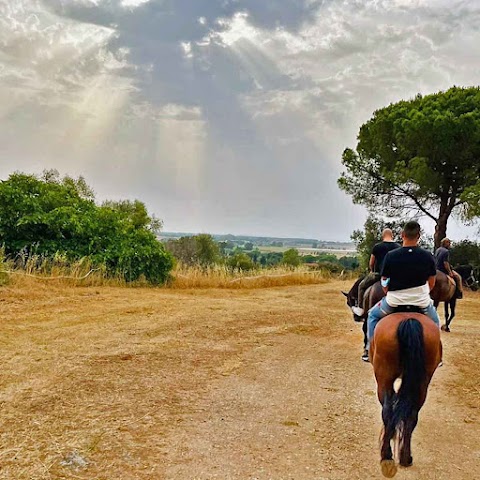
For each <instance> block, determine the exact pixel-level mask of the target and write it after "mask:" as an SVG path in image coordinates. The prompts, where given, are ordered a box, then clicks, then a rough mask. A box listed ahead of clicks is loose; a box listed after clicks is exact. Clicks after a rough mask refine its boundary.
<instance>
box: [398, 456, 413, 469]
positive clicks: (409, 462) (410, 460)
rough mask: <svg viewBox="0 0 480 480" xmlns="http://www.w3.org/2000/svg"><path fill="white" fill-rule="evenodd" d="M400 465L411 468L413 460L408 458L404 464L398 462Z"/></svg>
mask: <svg viewBox="0 0 480 480" xmlns="http://www.w3.org/2000/svg"><path fill="white" fill-rule="evenodd" d="M400 465H401V466H402V467H411V466H412V465H413V458H412V457H411V456H410V457H408V459H407V461H406V462H403V463H402V462H401V461H400Z"/></svg>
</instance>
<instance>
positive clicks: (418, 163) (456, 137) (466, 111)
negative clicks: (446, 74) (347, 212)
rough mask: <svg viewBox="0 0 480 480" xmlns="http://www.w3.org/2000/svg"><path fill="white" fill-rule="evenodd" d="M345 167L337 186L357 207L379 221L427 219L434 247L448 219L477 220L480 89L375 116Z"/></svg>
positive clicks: (348, 152)
mask: <svg viewBox="0 0 480 480" xmlns="http://www.w3.org/2000/svg"><path fill="white" fill-rule="evenodd" d="M342 163H343V165H344V166H345V168H346V171H344V172H343V173H342V175H341V177H340V179H339V180H338V184H339V186H340V188H341V189H343V190H344V191H346V192H347V193H348V194H350V195H351V196H352V198H353V201H354V203H359V204H363V205H365V206H366V207H367V208H368V209H369V210H370V211H371V212H372V213H375V214H376V215H377V216H389V217H394V218H395V217H411V216H412V215H413V214H414V215H423V216H426V217H428V218H430V219H432V220H433V221H434V222H435V224H436V231H435V237H434V240H435V247H438V246H439V244H440V240H441V239H442V238H443V237H445V236H446V233H447V223H448V220H449V218H450V216H451V215H452V214H458V215H468V216H469V217H470V218H474V217H476V216H478V215H480V179H479V178H480V89H479V88H478V87H475V88H457V87H453V88H451V89H449V90H447V91H446V92H439V93H436V94H433V95H427V96H424V97H422V96H421V95H417V96H416V97H415V98H414V99H413V100H408V101H401V102H398V103H396V104H391V105H389V106H388V107H385V108H382V109H380V110H377V111H376V112H375V113H374V114H373V117H372V118H371V119H370V120H369V121H368V122H367V123H365V124H364V125H362V126H361V127H360V132H359V134H358V144H357V148H356V150H352V149H350V148H347V149H346V150H345V151H344V152H343V159H342Z"/></svg>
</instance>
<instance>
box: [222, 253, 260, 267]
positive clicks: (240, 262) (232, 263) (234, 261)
mask: <svg viewBox="0 0 480 480" xmlns="http://www.w3.org/2000/svg"><path fill="white" fill-rule="evenodd" d="M227 265H228V266H229V267H231V268H236V269H238V270H245V271H248V270H253V269H254V268H255V263H254V262H253V260H252V259H251V258H250V257H249V255H247V254H246V253H241V252H240V253H235V254H233V255H232V256H231V257H229V258H228V259H227Z"/></svg>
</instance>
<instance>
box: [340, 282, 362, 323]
mask: <svg viewBox="0 0 480 480" xmlns="http://www.w3.org/2000/svg"><path fill="white" fill-rule="evenodd" d="M363 279H364V277H360V278H359V279H358V280H356V281H355V283H354V284H353V286H352V288H351V289H350V290H349V291H348V292H344V291H343V290H342V294H343V295H344V296H345V297H346V298H347V306H348V308H350V310H352V307H358V286H359V285H360V282H361V281H362V280H363ZM352 315H353V320H354V321H355V322H363V320H364V319H363V318H362V317H359V316H358V315H356V314H355V313H354V312H353V310H352Z"/></svg>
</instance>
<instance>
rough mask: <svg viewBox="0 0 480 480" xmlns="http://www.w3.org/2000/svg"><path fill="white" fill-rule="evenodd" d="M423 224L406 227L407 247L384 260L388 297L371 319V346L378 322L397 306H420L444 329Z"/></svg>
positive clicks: (404, 239) (404, 245)
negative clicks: (421, 243)
mask: <svg viewBox="0 0 480 480" xmlns="http://www.w3.org/2000/svg"><path fill="white" fill-rule="evenodd" d="M419 239H420V225H419V224H418V222H416V221H414V220H412V221H410V222H407V223H406V224H405V226H404V227H403V231H402V240H403V246H402V247H401V248H397V249H396V250H392V251H391V252H388V253H387V255H386V256H385V259H384V261H383V267H382V270H381V272H380V273H381V282H382V286H383V288H384V290H385V291H386V296H385V297H384V298H383V299H382V300H380V302H378V303H377V305H375V307H373V308H372V309H371V310H370V311H369V313H368V318H367V329H368V331H367V334H368V345H367V358H364V360H366V361H368V348H369V345H370V342H371V340H372V338H373V332H374V330H375V327H376V325H377V323H378V322H379V321H380V320H381V319H382V318H383V317H385V316H387V315H390V314H391V313H394V312H395V310H396V308H397V307H401V306H405V305H409V306H413V307H417V308H418V309H419V311H420V313H423V314H424V315H427V316H428V317H430V318H431V319H432V320H433V321H434V322H435V323H436V324H437V325H438V327H439V328H440V319H439V318H438V314H437V311H436V310H435V308H434V306H433V302H432V299H431V298H430V290H432V288H433V287H434V285H435V275H436V273H437V271H436V268H435V260H434V258H433V255H432V254H431V253H430V252H428V251H427V250H424V249H423V248H421V247H419V246H418V241H419ZM362 358H363V357H362Z"/></svg>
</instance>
